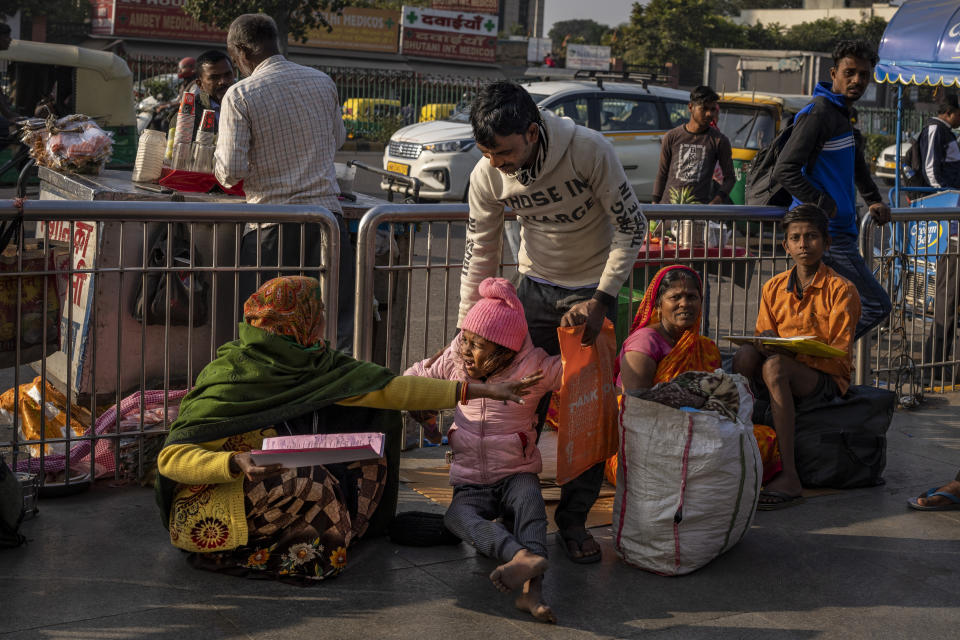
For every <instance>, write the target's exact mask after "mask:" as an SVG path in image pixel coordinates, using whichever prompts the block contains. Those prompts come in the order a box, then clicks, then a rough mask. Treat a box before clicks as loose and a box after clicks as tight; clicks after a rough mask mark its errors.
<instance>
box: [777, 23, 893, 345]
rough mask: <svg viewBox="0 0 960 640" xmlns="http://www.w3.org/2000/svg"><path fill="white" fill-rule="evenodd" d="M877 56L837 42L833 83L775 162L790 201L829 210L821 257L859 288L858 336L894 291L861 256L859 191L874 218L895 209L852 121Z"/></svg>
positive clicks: (881, 219)
mask: <svg viewBox="0 0 960 640" xmlns="http://www.w3.org/2000/svg"><path fill="white" fill-rule="evenodd" d="M876 63H877V54H876V53H875V52H874V51H873V50H872V49H871V48H870V47H869V46H868V45H867V44H866V43H864V42H859V41H853V40H843V41H841V42H839V43H837V46H836V47H834V49H833V67H832V68H831V69H830V78H831V80H832V83H826V82H821V83H819V84H818V85H817V87H816V89H815V90H814V92H813V96H814V100H813V102H811V103H810V104H809V105H807V106H806V107H804V108H803V109H801V110H800V112H799V113H798V114H797V116H796V119H795V120H794V130H793V133H792V134H791V135H790V137H789V139H788V140H787V142H786V144H785V145H784V147H783V149H782V150H781V151H780V155H779V157H778V159H777V165H776V167H775V168H774V178H775V179H776V180H777V181H778V182H779V183H780V184H782V185H783V186H784V187H785V188H786V190H787V191H788V192H789V193H790V195H791V196H793V202H792V203H791V204H790V207H789V208H791V209H792V208H794V207H796V206H797V205H799V204H804V203H811V204H815V205H817V206H819V207H820V208H821V209H823V210H824V211H826V212H827V215H828V216H830V225H829V230H830V248H829V250H828V251H827V252H826V253H825V254H824V256H823V262H824V263H826V265H827V266H829V267H830V268H831V269H833V270H834V271H836V272H837V273H838V274H840V275H841V276H843V277H844V278H846V279H847V280H849V281H850V282H852V283H853V284H854V286H856V287H857V290H858V291H859V292H860V300H861V306H862V313H861V315H860V322H859V323H858V324H857V329H856V334H855V337H856V338H859V337H861V336H863V335H864V334H866V333H867V332H869V331H870V330H871V329H873V328H874V327H876V326H877V325H878V324H880V323H881V322H882V321H883V319H884V318H886V317H887V315H888V314H889V313H890V309H891V305H890V298H889V296H887V293H886V292H885V291H884V290H883V287H882V286H880V283H879V282H877V280H876V278H874V277H873V273H871V272H870V269H869V268H868V267H867V265H866V263H865V262H864V261H863V258H862V257H861V256H860V250H859V248H858V242H857V238H858V236H859V227H858V225H857V191H859V192H860V195H861V196H863V199H864V201H865V202H866V203H867V205H868V206H869V208H870V215H871V216H872V217H873V221H874V222H875V223H876V224H878V225H883V224H886V223H887V222H889V221H890V208H889V207H887V205H885V204H883V202H882V200H881V196H880V190H879V189H877V185H876V184H874V182H873V179H872V178H871V177H870V169H869V167H868V166H867V163H866V162H865V161H864V159H863V138H862V136H861V135H860V131H859V130H857V129H855V128H854V127H853V125H852V124H851V120H852V119H853V117H854V112H853V103H854V102H856V101H857V100H859V99H860V98H861V97H862V96H863V93H864V92H865V91H866V89H867V85H869V84H870V77H871V76H872V75H873V67H874V65H876Z"/></svg>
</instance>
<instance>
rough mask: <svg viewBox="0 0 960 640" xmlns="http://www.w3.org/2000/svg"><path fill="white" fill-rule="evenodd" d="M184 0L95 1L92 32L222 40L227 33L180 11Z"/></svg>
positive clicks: (153, 38) (135, 36)
mask: <svg viewBox="0 0 960 640" xmlns="http://www.w3.org/2000/svg"><path fill="white" fill-rule="evenodd" d="M183 3H184V0H113V1H112V2H109V1H103V0H94V2H92V3H91V4H92V11H93V18H92V20H93V24H92V27H91V31H92V33H94V34H96V35H110V36H129V37H134V38H149V39H151V40H189V41H193V42H217V43H221V44H222V43H224V42H226V39H227V32H226V31H224V30H223V29H217V28H216V27H214V26H211V25H208V24H204V23H202V22H198V21H197V20H196V19H195V18H192V17H190V16H188V15H187V14H186V13H185V12H184V10H183Z"/></svg>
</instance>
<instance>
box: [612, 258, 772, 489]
mask: <svg viewBox="0 0 960 640" xmlns="http://www.w3.org/2000/svg"><path fill="white" fill-rule="evenodd" d="M702 303H703V284H702V282H701V280H700V276H699V275H698V274H697V272H696V271H694V270H693V269H691V268H690V267H685V266H682V265H671V266H669V267H664V268H663V269H660V271H658V272H657V274H656V275H655V276H654V277H653V280H652V281H651V282H650V285H649V286H648V287H647V290H646V292H644V294H643V300H641V301H640V308H639V309H637V315H636V317H635V318H634V320H633V326H632V327H631V328H630V335H629V336H628V337H627V339H626V340H625V341H624V343H623V347H622V349H621V350H620V356H619V357H618V358H617V363H616V366H617V385H618V386H619V387H620V389H621V392H622V393H632V394H636V393H639V392H642V391H645V390H647V389H649V388H651V387H653V386H654V385H656V384H660V383H661V382H670V381H671V380H673V379H674V378H675V377H677V376H678V375H680V374H681V373H684V372H686V371H714V370H716V369H719V368H720V350H719V349H717V345H716V343H714V341H713V340H711V339H710V338H707V337H704V336H701V335H700V315H701V312H702ZM753 433H754V436H755V437H756V439H757V444H758V445H759V447H760V454H761V457H762V458H763V471H764V473H763V475H764V480H765V481H766V480H767V479H769V478H770V477H772V476H773V475H776V473H777V472H778V471H780V468H781V467H780V453H779V451H778V450H777V446H776V432H774V430H773V429H772V428H771V427H767V426H764V425H754V429H753ZM616 468H617V459H616V456H614V457H613V458H611V459H610V460H609V461H608V462H607V473H606V475H607V479H608V480H610V482H611V483H613V484H616Z"/></svg>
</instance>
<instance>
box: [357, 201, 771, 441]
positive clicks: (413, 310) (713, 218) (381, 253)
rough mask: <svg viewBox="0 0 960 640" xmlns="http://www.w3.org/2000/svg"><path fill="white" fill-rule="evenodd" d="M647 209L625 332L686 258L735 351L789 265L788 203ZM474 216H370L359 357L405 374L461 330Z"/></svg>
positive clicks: (451, 209)
mask: <svg viewBox="0 0 960 640" xmlns="http://www.w3.org/2000/svg"><path fill="white" fill-rule="evenodd" d="M643 212H644V214H645V215H646V217H647V219H648V221H649V223H650V224H651V227H652V228H653V230H652V231H651V233H650V237H649V241H648V242H646V243H645V244H644V245H643V246H642V247H640V250H639V255H638V258H637V261H636V264H635V268H634V269H633V270H632V272H631V274H630V276H629V277H628V279H627V282H626V283H625V285H624V287H623V289H622V290H621V291H620V295H619V305H618V312H619V313H618V320H617V323H616V324H617V330H618V331H617V333H618V337H619V338H620V339H621V340H622V339H623V337H625V335H626V333H627V332H628V331H629V327H630V324H631V321H632V319H633V315H634V313H635V312H636V309H637V306H638V303H639V301H640V298H641V296H642V294H643V291H644V289H645V288H646V286H647V283H648V282H649V281H650V279H651V278H652V276H653V275H654V273H656V271H657V270H659V269H660V268H661V267H662V266H665V265H668V264H678V263H679V264H686V265H689V266H692V267H693V268H694V269H696V270H697V271H698V272H700V273H701V274H703V275H704V282H705V294H706V298H707V299H706V300H705V302H706V303H707V304H706V307H705V308H706V309H707V311H708V312H706V313H704V317H703V329H704V334H705V335H708V336H710V337H711V338H713V339H714V340H715V341H717V342H718V344H719V346H720V347H721V350H722V352H723V353H724V354H725V356H727V357H728V358H729V357H731V356H732V354H733V352H734V348H733V346H732V345H731V344H730V343H729V342H727V341H724V340H722V339H721V338H722V337H723V336H726V335H731V334H742V333H750V334H752V333H753V328H754V325H755V322H756V317H757V309H758V306H759V301H760V291H761V287H762V283H763V282H765V281H766V280H767V279H769V277H770V276H772V275H773V274H775V273H778V272H780V271H783V270H785V269H786V268H787V267H788V258H787V255H786V253H785V252H784V250H783V248H782V244H781V242H780V237H779V236H777V224H776V222H777V220H779V218H780V217H782V215H783V209H780V208H777V207H742V206H719V205H714V206H703V205H645V206H644V207H643ZM468 216H469V208H468V207H467V206H466V205H452V204H440V205H381V206H378V207H375V208H373V209H371V210H370V211H368V212H367V214H366V215H365V216H364V217H363V219H362V220H361V221H360V227H359V231H358V235H357V270H356V273H357V284H356V296H355V300H356V308H355V311H356V315H355V317H354V331H355V332H354V354H355V355H356V356H357V357H358V358H360V359H363V360H372V361H374V362H378V363H380V364H383V365H385V366H387V367H389V368H391V369H393V370H394V371H396V372H398V373H400V372H402V371H404V370H405V369H406V368H407V367H409V366H410V365H411V364H413V363H414V362H417V361H419V360H422V359H425V358H428V357H430V356H432V355H434V354H436V353H437V351H438V350H440V349H442V348H443V347H444V346H445V345H447V344H448V343H449V341H450V340H451V339H452V338H453V336H454V334H455V332H456V327H457V320H458V309H459V291H460V274H461V271H462V266H463V255H464V240H465V235H466V223H467V220H468ZM505 216H506V219H507V220H508V222H507V223H506V224H508V225H509V224H516V223H515V222H510V220H512V219H513V217H514V216H513V214H512V213H511V212H510V211H509V210H508V211H507V212H506V214H505ZM505 236H507V237H505V238H504V242H503V251H504V253H503V254H502V260H501V262H500V264H499V273H500V275H503V276H504V277H508V278H509V277H515V276H516V275H517V258H516V255H515V254H511V253H510V249H509V248H508V247H509V244H510V243H509V242H508V241H507V240H508V239H509V238H508V236H509V232H508V231H507V230H506V229H505ZM653 240H656V242H654V241H653ZM443 418H444V416H443V415H441V419H443ZM446 418H447V419H449V416H446ZM408 426H409V427H411V428H412V427H413V425H412V424H411V423H408ZM420 443H421V444H422V439H421V440H420ZM408 444H411V441H410V440H408Z"/></svg>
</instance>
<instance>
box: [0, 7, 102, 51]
mask: <svg viewBox="0 0 960 640" xmlns="http://www.w3.org/2000/svg"><path fill="white" fill-rule="evenodd" d="M17 11H21V12H22V13H21V14H20V15H21V20H22V23H21V24H22V25H23V26H24V27H27V28H29V27H30V26H31V25H32V24H33V21H34V20H35V19H36V18H40V17H43V18H46V21H47V40H48V41H49V42H79V41H80V40H82V39H83V38H84V36H85V35H86V31H87V28H86V24H85V23H86V22H87V21H88V20H89V18H90V3H89V2H88V1H87V0H0V14H2V15H4V16H12V15H14V14H16V13H17Z"/></svg>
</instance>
